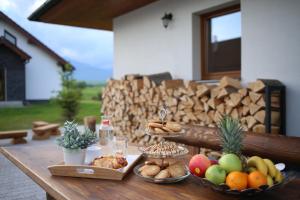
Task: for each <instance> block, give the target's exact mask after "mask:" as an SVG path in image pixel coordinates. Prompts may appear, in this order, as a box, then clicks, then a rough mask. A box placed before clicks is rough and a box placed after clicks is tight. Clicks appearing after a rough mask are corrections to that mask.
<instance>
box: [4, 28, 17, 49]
mask: <svg viewBox="0 0 300 200" xmlns="http://www.w3.org/2000/svg"><path fill="white" fill-rule="evenodd" d="M6 35H8V36H9V37H11V38H13V39H14V41H15V42H14V43H12V41H10V40H8V39H7V38H6ZM4 38H5V39H6V40H7V41H9V42H10V43H12V44H14V45H15V46H17V38H16V36H14V35H13V34H11V33H10V32H8V31H7V30H4Z"/></svg>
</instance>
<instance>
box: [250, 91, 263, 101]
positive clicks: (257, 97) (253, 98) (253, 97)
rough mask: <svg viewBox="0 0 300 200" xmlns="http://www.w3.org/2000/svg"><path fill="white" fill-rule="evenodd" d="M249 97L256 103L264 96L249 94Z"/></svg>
mask: <svg viewBox="0 0 300 200" xmlns="http://www.w3.org/2000/svg"><path fill="white" fill-rule="evenodd" d="M249 97H250V99H251V101H252V102H253V103H256V102H257V101H258V100H259V99H260V98H261V97H262V94H259V93H255V92H249Z"/></svg>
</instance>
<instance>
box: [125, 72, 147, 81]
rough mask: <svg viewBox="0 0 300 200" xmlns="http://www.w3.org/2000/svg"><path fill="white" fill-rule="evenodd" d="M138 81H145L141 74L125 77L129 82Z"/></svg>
mask: <svg viewBox="0 0 300 200" xmlns="http://www.w3.org/2000/svg"><path fill="white" fill-rule="evenodd" d="M136 79H143V76H142V75H140V74H127V75H125V80H127V81H133V80H136Z"/></svg>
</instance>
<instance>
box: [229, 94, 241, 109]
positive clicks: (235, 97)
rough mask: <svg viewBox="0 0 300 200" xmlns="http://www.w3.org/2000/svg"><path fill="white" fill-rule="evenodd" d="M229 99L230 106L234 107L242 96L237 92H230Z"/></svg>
mask: <svg viewBox="0 0 300 200" xmlns="http://www.w3.org/2000/svg"><path fill="white" fill-rule="evenodd" d="M229 96H230V100H231V102H232V105H230V106H232V107H236V106H238V105H239V104H240V102H241V100H242V97H241V95H240V94H239V93H231V94H230V95H229Z"/></svg>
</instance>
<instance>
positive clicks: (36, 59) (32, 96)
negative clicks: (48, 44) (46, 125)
mask: <svg viewBox="0 0 300 200" xmlns="http://www.w3.org/2000/svg"><path fill="white" fill-rule="evenodd" d="M4 30H7V31H8V32H10V33H12V34H13V35H14V36H16V38H17V46H18V47H19V48H20V49H22V50H23V51H25V52H26V53H27V54H29V55H30V56H31V57H32V58H31V59H30V61H29V63H27V64H26V65H25V68H26V69H25V74H26V87H25V90H26V100H48V99H49V98H50V97H52V96H53V95H54V94H53V91H58V90H60V89H61V84H60V83H61V80H60V75H59V72H61V70H62V69H61V67H59V66H58V65H57V60H55V59H53V57H51V56H50V55H49V54H48V53H46V52H45V51H44V50H42V49H41V48H39V47H37V46H35V45H32V44H29V43H28V42H27V38H25V37H24V36H23V35H22V34H20V33H19V32H16V30H15V29H13V27H11V26H10V25H8V24H4V23H3V22H2V21H1V20H0V36H3V35H4Z"/></svg>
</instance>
